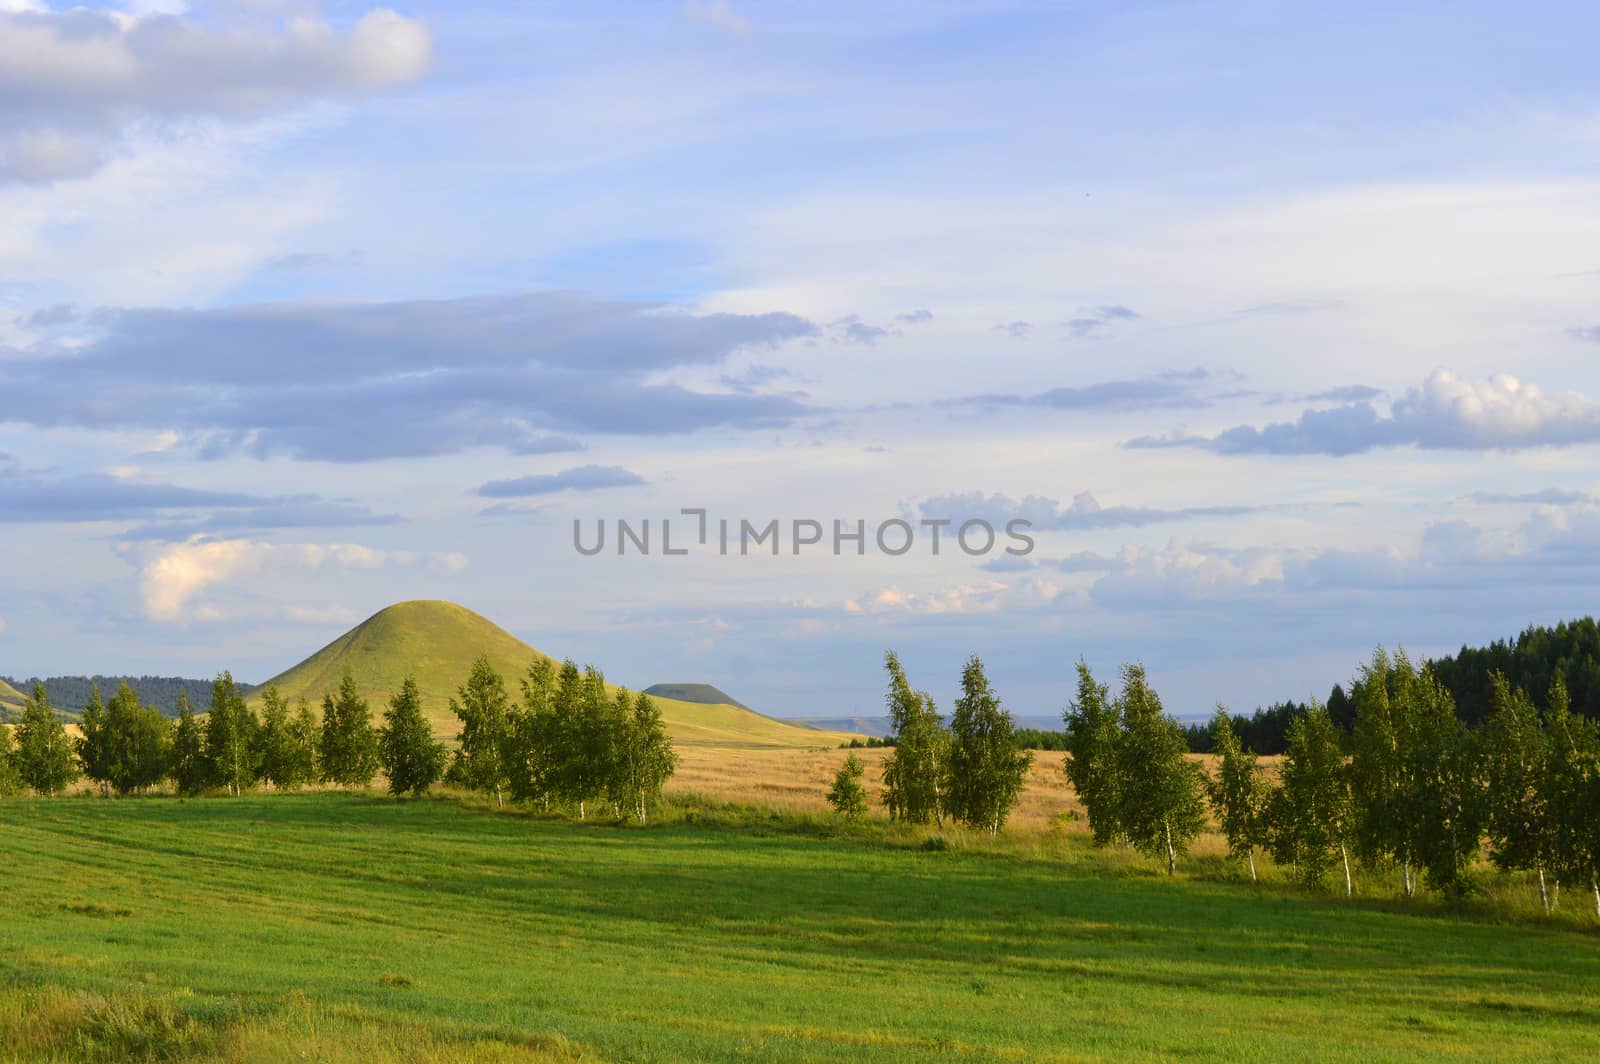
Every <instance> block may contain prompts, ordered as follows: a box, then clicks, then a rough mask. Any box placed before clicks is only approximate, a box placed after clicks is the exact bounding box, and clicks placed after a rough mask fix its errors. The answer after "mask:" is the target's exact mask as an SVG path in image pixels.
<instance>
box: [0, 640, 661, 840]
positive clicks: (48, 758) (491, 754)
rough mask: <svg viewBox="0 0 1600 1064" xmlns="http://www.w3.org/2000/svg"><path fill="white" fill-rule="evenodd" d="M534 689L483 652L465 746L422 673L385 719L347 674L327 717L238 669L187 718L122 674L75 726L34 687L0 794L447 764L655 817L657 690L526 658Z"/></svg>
mask: <svg viewBox="0 0 1600 1064" xmlns="http://www.w3.org/2000/svg"><path fill="white" fill-rule="evenodd" d="M521 688H522V700H521V702H520V703H514V702H513V701H512V699H511V698H510V697H509V695H508V694H507V691H506V686H505V681H504V679H503V678H502V677H501V676H500V674H499V673H497V672H496V671H495V669H494V667H493V666H492V665H491V664H490V663H489V661H488V659H487V658H482V657H480V658H479V659H478V660H477V661H476V662H474V663H473V666H472V669H471V672H470V674H469V675H468V677H467V679H466V682H465V683H463V684H462V685H461V686H460V688H459V689H458V690H457V692H456V695H455V696H454V697H453V698H451V699H450V709H451V711H452V712H453V713H454V714H455V716H456V717H457V719H458V720H459V721H460V724H461V730H460V733H459V735H458V736H457V738H458V741H459V745H458V749H457V750H456V751H455V754H454V757H453V758H452V757H451V754H450V752H449V750H448V749H447V748H446V747H445V745H444V744H443V743H440V742H439V741H437V740H436V739H435V738H434V736H433V731H432V729H431V727H430V725H429V722H428V718H427V715H426V714H425V713H424V711H423V706H422V697H421V694H420V692H419V690H418V688H417V684H416V682H415V681H414V680H412V679H410V678H407V679H406V680H405V681H404V682H403V683H402V684H401V688H400V690H399V691H398V692H397V693H396V694H395V695H394V697H393V698H392V699H390V701H389V704H388V707H387V709H386V710H385V711H384V713H383V718H382V721H381V722H378V723H375V722H374V720H373V715H372V710H371V707H370V705H369V703H368V701H367V700H366V699H365V698H363V697H362V696H361V694H360V691H359V689H358V688H357V686H356V682H355V680H354V678H353V677H351V676H350V675H349V674H348V673H347V674H346V675H345V676H344V677H343V679H342V680H341V681H340V684H339V687H338V689H337V690H336V691H332V692H329V693H328V694H327V695H326V696H325V697H324V698H323V701H322V712H321V714H320V716H319V715H318V714H317V713H316V712H315V711H314V710H313V709H312V708H311V705H310V704H309V703H308V702H307V700H306V699H304V698H301V699H300V700H299V702H298V705H297V706H296V707H294V708H291V707H290V706H289V704H288V702H287V700H285V699H284V698H283V696H282V695H281V694H280V692H279V691H278V689H277V688H276V687H274V686H268V687H267V688H266V690H265V691H264V692H262V695H261V704H260V709H259V711H258V710H257V709H256V708H255V707H254V706H251V705H250V704H248V703H247V702H246V701H245V698H244V696H243V694H242V693H241V692H240V691H239V688H238V685H237V684H235V683H234V680H233V677H232V676H231V675H229V674H228V673H223V674H222V675H221V676H219V677H217V680H216V682H215V683H214V684H213V685H212V691H211V704H210V705H209V706H208V707H207V709H206V712H205V713H204V714H203V715H202V714H199V713H196V712H195V711H194V709H193V708H192V707H191V706H190V705H189V701H188V698H187V696H186V695H180V696H179V703H178V715H177V718H176V719H171V718H168V717H166V716H165V715H163V714H162V713H161V712H160V711H159V710H157V709H155V708H154V707H152V706H146V705H141V704H140V702H139V698H138V696H137V695H136V694H135V693H134V691H133V690H132V688H130V687H129V686H128V685H127V684H123V685H122V686H121V687H120V688H119V689H118V690H117V692H116V693H115V694H114V695H113V696H112V697H111V699H110V700H109V701H104V700H102V698H101V695H100V692H99V691H98V689H96V690H94V691H93V692H92V693H91V695H90V699H89V703H88V705H87V706H85V707H84V709H83V711H82V714H81V716H80V719H79V724H78V733H79V734H78V735H77V736H73V735H71V734H70V733H69V732H68V731H67V728H66V727H65V725H63V724H62V722H61V720H60V719H59V717H58V715H57V713H56V710H55V707H54V706H52V705H51V703H50V699H49V696H48V695H47V694H46V692H45V690H44V687H43V685H37V686H35V688H34V689H33V692H32V694H31V695H30V696H29V698H28V700H27V705H26V707H25V708H24V712H23V715H22V719H21V721H20V722H19V723H18V724H17V725H16V727H15V728H14V729H10V728H6V727H3V726H0V794H15V793H18V792H21V791H30V790H31V791H33V792H35V793H37V794H41V795H46V796H52V797H53V796H55V795H57V794H59V793H61V792H62V791H64V790H66V789H67V788H68V787H70V786H71V785H72V784H73V783H75V782H76V781H77V780H79V779H80V778H87V779H88V780H89V781H90V782H91V783H92V784H93V785H94V786H95V788H96V789H98V790H99V791H100V792H101V793H102V794H105V795H111V794H117V795H123V796H126V795H139V794H145V793H148V792H150V791H151V790H153V789H155V788H157V787H160V786H162V785H163V784H165V783H167V782H169V781H170V782H171V784H172V786H173V789H175V790H176V791H177V793H178V794H180V795H183V796H195V795H201V794H206V793H216V792H222V793H226V794H229V795H239V794H243V793H245V792H246V791H249V790H252V789H254V788H257V787H261V786H270V787H272V788H273V789H275V790H279V791H293V790H298V789H300V788H302V787H305V786H307V785H309V784H313V783H324V784H331V785H335V786H343V787H352V788H365V787H368V786H370V785H371V784H372V781H373V779H374V778H375V777H376V776H377V775H378V774H379V773H380V772H381V773H382V774H383V775H384V777H385V778H386V780H387V785H388V789H389V790H390V792H391V793H393V794H396V795H413V796H418V795H422V794H425V793H427V792H428V790H429V789H430V788H431V787H432V786H433V785H434V784H435V783H437V782H438V781H439V780H440V779H441V778H445V777H448V778H449V779H450V780H451V782H454V783H457V784H460V785H462V786H464V787H468V788H471V789H474V790H479V791H484V792H486V793H490V794H493V795H495V797H496V799H497V801H498V802H499V803H500V804H502V805H503V804H504V803H505V802H506V801H507V800H508V799H509V800H512V801H527V802H537V803H539V804H540V805H541V806H542V807H544V808H546V809H548V808H551V807H552V806H553V805H555V806H559V807H563V808H572V809H574V810H575V811H576V812H577V813H578V815H579V816H580V817H582V816H585V815H586V814H587V812H588V809H589V807H590V806H592V805H594V804H596V803H604V804H608V805H609V806H610V808H611V809H612V810H613V811H614V812H615V813H617V814H618V815H627V816H631V817H634V818H636V819H638V820H639V821H640V822H641V823H642V822H643V821H644V820H645V818H646V816H647V813H648V810H649V809H650V808H651V807H653V806H654V805H656V804H657V803H658V802H659V800H660V796H661V788H662V785H663V784H664V783H665V782H666V780H667V779H668V778H669V777H670V776H671V775H672V773H673V770H674V769H675V767H676V765H677V758H676V755H675V754H674V753H673V750H672V741H671V739H670V738H669V737H668V735H667V732H666V727H665V724H664V723H663V721H662V719H661V713H660V710H659V709H658V708H657V707H656V705H655V703H654V702H653V701H652V700H651V699H650V697H649V696H648V695H644V694H637V695H635V694H633V693H631V692H629V691H627V690H625V689H622V688H617V689H615V690H614V691H613V690H609V689H608V687H607V685H606V683H605V677H604V676H603V675H602V674H601V673H600V672H599V670H597V669H594V668H592V667H591V668H588V669H584V670H582V671H580V670H579V669H578V667H577V666H576V665H575V664H574V663H573V662H571V661H566V662H563V663H561V664H560V665H559V666H557V665H556V664H555V663H554V662H552V661H550V660H548V659H545V658H540V659H538V660H536V661H535V662H534V663H533V664H532V665H531V666H530V667H529V669H528V672H527V674H526V675H525V676H523V677H522V681H521Z"/></svg>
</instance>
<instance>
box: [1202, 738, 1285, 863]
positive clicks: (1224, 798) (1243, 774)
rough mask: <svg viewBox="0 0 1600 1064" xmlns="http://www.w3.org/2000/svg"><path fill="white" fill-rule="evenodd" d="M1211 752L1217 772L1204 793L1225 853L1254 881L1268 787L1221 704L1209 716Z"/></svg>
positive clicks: (1264, 831)
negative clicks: (1225, 845) (1225, 844)
mask: <svg viewBox="0 0 1600 1064" xmlns="http://www.w3.org/2000/svg"><path fill="white" fill-rule="evenodd" d="M1211 752H1212V753H1213V754H1214V755H1215V756H1216V758H1217V774H1216V776H1215V777H1214V778H1212V779H1210V780H1208V781H1207V787H1206V791H1207V796H1208V797H1209V798H1210V799H1211V808H1212V810H1213V811H1214V812H1215V813H1216V817H1217V821H1218V823H1219V824H1220V825H1221V826H1222V834H1223V837H1224V838H1226V839H1227V840H1228V855H1229V856H1230V857H1232V858H1233V859H1234V860H1236V861H1243V862H1245V863H1246V864H1247V865H1248V866H1249V868H1250V881H1251V882H1252V883H1254V882H1255V881H1256V849H1257V848H1258V847H1260V846H1263V845H1265V844H1266V841H1267V800H1268V798H1269V797H1270V794H1271V788H1270V787H1269V786H1268V784H1267V779H1266V775H1265V774H1264V773H1263V772H1262V771H1261V767H1260V766H1259V765H1258V764H1256V755H1255V754H1252V753H1250V752H1248V751H1246V750H1245V749H1244V748H1243V747H1242V746H1241V745H1240V744H1239V737H1238V736H1237V735H1235V734H1234V731H1233V720H1232V718H1230V717H1229V716H1228V711H1227V710H1226V709H1224V708H1223V707H1222V706H1218V707H1217V712H1216V715H1215V716H1214V717H1212V718H1211Z"/></svg>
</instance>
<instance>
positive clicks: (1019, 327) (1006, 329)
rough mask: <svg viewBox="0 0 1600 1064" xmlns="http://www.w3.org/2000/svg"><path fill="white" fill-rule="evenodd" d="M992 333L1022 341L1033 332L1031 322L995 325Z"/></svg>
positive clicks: (1009, 322) (1010, 322) (1011, 322)
mask: <svg viewBox="0 0 1600 1064" xmlns="http://www.w3.org/2000/svg"><path fill="white" fill-rule="evenodd" d="M993 331H995V332H1003V333H1005V334H1006V335H1008V336H1011V337H1014V338H1016V339H1018V340H1024V339H1027V337H1028V334H1029V333H1031V332H1033V323H1032V322H1031V321H1008V322H1005V323H1004V324H1001V325H996V326H995V327H994V330H993Z"/></svg>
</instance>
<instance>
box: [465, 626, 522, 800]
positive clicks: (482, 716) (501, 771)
mask: <svg viewBox="0 0 1600 1064" xmlns="http://www.w3.org/2000/svg"><path fill="white" fill-rule="evenodd" d="M450 712H452V713H454V714H455V715H456V717H457V718H458V719H459V720H460V721H461V731H460V733H459V734H458V735H457V736H456V739H457V741H458V742H459V743H460V744H461V745H460V748H459V749H458V750H457V751H456V775H457V776H458V777H459V778H460V779H461V781H462V782H463V783H464V784H465V785H466V786H467V787H470V788H471V789H472V790H475V791H483V792H485V793H488V794H493V795H494V798H495V804H496V805H504V804H505V792H506V787H507V785H508V784H509V783H510V782H511V779H510V772H509V765H508V759H507V757H506V751H507V747H508V745H509V741H510V737H511V734H512V733H511V699H510V696H509V695H507V694H506V684H505V680H504V679H503V678H502V677H501V675H500V674H499V673H498V672H496V671H495V668H494V666H493V665H491V664H490V663H489V659H488V658H487V657H483V656H480V657H479V658H478V659H477V660H476V661H474V662H473V663H472V671H471V672H470V673H469V674H468V675H467V682H466V683H464V684H462V685H461V687H460V688H459V689H458V690H457V692H456V697H454V698H452V699H451V700H450Z"/></svg>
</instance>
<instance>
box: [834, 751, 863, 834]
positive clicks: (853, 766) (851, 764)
mask: <svg viewBox="0 0 1600 1064" xmlns="http://www.w3.org/2000/svg"><path fill="white" fill-rule="evenodd" d="M863 775H865V769H863V768H862V766H861V759H860V758H858V757H856V755H855V754H851V755H850V756H849V757H847V758H845V759H844V764H843V765H842V766H840V768H839V771H838V774H836V775H835V776H834V777H833V786H832V787H830V788H829V789H828V804H829V805H831V806H833V811H834V812H836V813H838V814H839V815H840V816H842V817H844V818H845V819H846V820H859V819H860V818H861V817H863V816H865V815H866V812H867V789H866V788H865V787H864V786H862V785H861V779H862V776H863Z"/></svg>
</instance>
